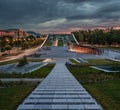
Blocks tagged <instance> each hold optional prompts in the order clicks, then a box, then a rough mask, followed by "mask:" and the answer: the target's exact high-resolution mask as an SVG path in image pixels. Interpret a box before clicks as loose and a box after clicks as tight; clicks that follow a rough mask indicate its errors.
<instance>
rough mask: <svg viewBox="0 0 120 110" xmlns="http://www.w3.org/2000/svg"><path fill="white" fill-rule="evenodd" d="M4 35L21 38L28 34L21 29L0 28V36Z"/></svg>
mask: <svg viewBox="0 0 120 110" xmlns="http://www.w3.org/2000/svg"><path fill="white" fill-rule="evenodd" d="M4 36H12V37H14V38H18V37H19V38H22V37H25V36H28V34H27V33H26V32H25V31H24V30H22V29H7V30H0V37H4Z"/></svg>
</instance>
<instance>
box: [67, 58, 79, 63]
mask: <svg viewBox="0 0 120 110" xmlns="http://www.w3.org/2000/svg"><path fill="white" fill-rule="evenodd" d="M69 60H70V62H71V63H75V64H80V63H79V62H77V61H76V60H74V59H69Z"/></svg>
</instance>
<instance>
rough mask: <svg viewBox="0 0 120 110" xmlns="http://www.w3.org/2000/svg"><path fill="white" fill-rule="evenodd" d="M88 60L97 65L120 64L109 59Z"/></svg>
mask: <svg viewBox="0 0 120 110" xmlns="http://www.w3.org/2000/svg"><path fill="white" fill-rule="evenodd" d="M88 61H89V62H90V63H92V64H97V65H120V62H115V61H112V60H107V59H88Z"/></svg>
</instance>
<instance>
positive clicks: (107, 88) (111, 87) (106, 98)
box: [68, 66, 120, 110]
mask: <svg viewBox="0 0 120 110" xmlns="http://www.w3.org/2000/svg"><path fill="white" fill-rule="evenodd" d="M68 69H69V71H70V72H71V73H72V74H73V75H74V76H75V78H76V79H77V80H78V81H79V82H80V83H81V84H82V85H83V86H84V87H85V88H86V89H87V90H88V91H89V92H90V94H92V96H93V97H94V98H95V99H96V100H97V101H98V102H99V103H100V104H101V105H102V106H103V108H104V109H105V110H119V108H120V72H119V73H106V72H102V71H100V70H96V69H93V68H90V67H88V66H79V67H78V66H76V67H73V66H69V67H68Z"/></svg>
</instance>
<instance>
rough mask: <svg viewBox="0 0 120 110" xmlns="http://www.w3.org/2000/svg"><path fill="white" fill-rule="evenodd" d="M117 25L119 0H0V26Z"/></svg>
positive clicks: (53, 29) (66, 28)
mask: <svg viewBox="0 0 120 110" xmlns="http://www.w3.org/2000/svg"><path fill="white" fill-rule="evenodd" d="M119 25H120V0H0V29H8V28H23V29H24V30H33V31H37V32H46V33H54V32H71V31H73V30H78V29H79V28H91V27H112V26H119Z"/></svg>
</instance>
